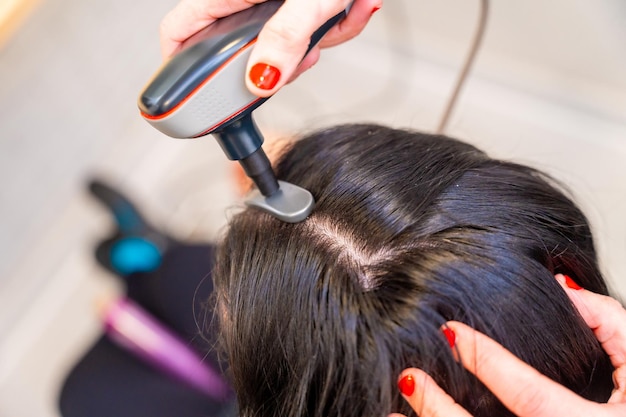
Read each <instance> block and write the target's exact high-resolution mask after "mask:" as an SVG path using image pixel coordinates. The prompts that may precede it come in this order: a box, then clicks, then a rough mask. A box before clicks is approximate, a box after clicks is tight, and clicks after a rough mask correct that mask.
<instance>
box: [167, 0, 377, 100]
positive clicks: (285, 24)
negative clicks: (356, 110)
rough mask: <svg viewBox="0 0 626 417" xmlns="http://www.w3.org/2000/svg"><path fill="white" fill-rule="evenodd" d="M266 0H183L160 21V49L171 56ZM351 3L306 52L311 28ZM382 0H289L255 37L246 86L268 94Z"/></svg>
mask: <svg viewBox="0 0 626 417" xmlns="http://www.w3.org/2000/svg"><path fill="white" fill-rule="evenodd" d="M263 1H265V0H256V1H250V0H182V1H181V2H180V3H179V4H178V5H177V6H176V7H175V8H174V9H173V10H172V11H171V12H169V13H168V14H167V15H166V16H165V18H164V19H163V21H162V22H161V29H160V37H161V52H162V55H163V57H164V58H167V57H169V56H171V55H173V54H174V53H175V52H176V51H178V49H179V48H180V46H181V45H182V43H183V42H184V41H185V40H187V39H188V38H190V37H191V36H193V35H194V34H195V33H197V32H198V31H200V30H202V29H203V28H205V27H206V26H208V25H210V24H211V23H213V22H214V21H216V20H217V19H219V18H222V17H225V16H229V15H231V14H233V13H236V12H238V11H241V10H244V9H247V8H248V7H252V6H254V5H255V4H257V3H262V2H263ZM351 3H352V6H351V8H350V11H349V13H348V15H347V16H346V17H345V18H344V19H343V20H341V21H340V22H339V23H338V24H337V25H335V26H334V27H333V28H332V29H330V31H329V32H328V33H326V35H325V36H324V37H323V38H322V40H321V41H320V43H319V44H318V45H317V46H315V47H314V48H313V49H312V50H311V51H310V52H309V53H308V54H307V55H306V57H305V53H306V50H307V48H308V46H309V41H310V39H311V36H312V35H313V32H315V31H316V30H317V29H318V28H319V27H320V26H322V25H323V24H324V23H325V22H327V21H328V20H329V19H331V18H332V17H333V16H335V15H337V14H339V13H340V12H342V11H343V10H345V9H346V8H347V7H348V6H349V5H350V4H351ZM381 7H382V0H355V1H353V2H351V1H350V0H289V1H285V2H284V4H283V5H282V6H281V7H280V8H279V9H278V11H277V12H276V14H275V15H274V16H272V18H271V19H270V20H269V21H268V22H267V24H266V25H265V27H264V28H263V30H262V31H261V33H260V34H259V36H258V40H257V43H256V45H255V47H254V49H253V51H252V53H251V56H250V59H249V61H248V66H247V74H248V76H247V77H246V80H245V82H246V85H247V87H248V89H249V90H250V92H252V94H255V95H257V96H259V97H268V96H270V95H272V94H274V93H275V92H276V91H277V90H278V89H280V88H281V87H282V86H283V85H285V84H286V83H288V82H289V81H292V80H293V79H295V78H296V77H297V76H298V75H300V74H301V73H302V72H304V71H306V70H307V69H309V68H310V67H312V66H313V65H314V64H315V63H316V62H317V60H318V59H319V55H320V48H324V47H329V46H334V45H337V44H340V43H343V42H345V41H347V40H349V39H352V38H353V37H355V36H356V35H358V34H359V33H360V32H361V31H362V30H363V28H364V27H365V26H366V25H367V23H368V22H369V20H370V18H371V16H372V15H373V14H374V13H375V12H376V11H378V10H379V9H380V8H381Z"/></svg>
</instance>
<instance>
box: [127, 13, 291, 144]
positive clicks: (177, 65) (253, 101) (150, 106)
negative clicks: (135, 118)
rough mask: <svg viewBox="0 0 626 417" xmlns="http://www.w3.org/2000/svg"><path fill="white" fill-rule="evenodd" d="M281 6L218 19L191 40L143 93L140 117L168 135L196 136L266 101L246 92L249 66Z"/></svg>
mask: <svg viewBox="0 0 626 417" xmlns="http://www.w3.org/2000/svg"><path fill="white" fill-rule="evenodd" d="M282 3H283V2H282V1H267V2H264V3H261V4H259V5H257V6H254V7H251V8H249V9H246V10H243V11H241V12H238V13H235V14H233V15H230V16H227V17H225V18H222V19H219V20H217V21H216V22H214V23H213V24H211V25H209V26H208V27H206V28H205V29H203V30H202V31H200V32H198V33H197V34H196V35H194V36H193V37H191V38H190V39H189V40H187V41H186V42H185V43H184V44H183V47H182V50H181V51H180V52H179V53H177V54H176V55H174V56H173V57H172V58H171V59H170V60H169V61H167V62H166V63H165V64H164V65H163V66H162V67H161V68H160V69H159V70H158V71H157V72H156V74H155V75H154V76H153V78H152V80H151V81H150V82H149V83H148V85H147V86H146V87H145V88H144V90H143V91H142V93H141V95H140V97H139V103H138V104H139V109H140V110H141V115H142V116H143V117H144V118H145V119H146V120H147V121H148V122H149V123H150V124H152V126H154V127H155V128H156V129H158V130H160V131H161V132H163V133H165V134H166V135H168V136H172V137H175V138H196V137H200V136H204V135H207V134H209V133H212V132H214V131H215V130H217V129H219V128H220V127H221V126H223V125H224V124H226V123H228V122H230V121H233V120H235V119H237V118H238V117H241V116H243V115H244V114H249V113H250V112H251V111H252V110H254V109H255V108H257V107H258V106H260V105H261V104H262V103H263V102H264V101H265V100H267V99H262V98H259V97H257V96H255V95H253V94H252V93H250V92H249V91H248V89H247V88H246V86H245V83H244V81H243V80H244V77H245V70H246V64H247V61H248V57H249V55H250V52H251V51H252V46H253V45H254V43H255V41H256V38H257V36H258V34H259V32H260V31H261V29H262V28H263V25H264V24H265V23H266V22H267V21H268V20H269V18H270V17H271V16H272V15H273V14H274V13H275V12H276V10H278V8H279V7H280V6H281V4H282Z"/></svg>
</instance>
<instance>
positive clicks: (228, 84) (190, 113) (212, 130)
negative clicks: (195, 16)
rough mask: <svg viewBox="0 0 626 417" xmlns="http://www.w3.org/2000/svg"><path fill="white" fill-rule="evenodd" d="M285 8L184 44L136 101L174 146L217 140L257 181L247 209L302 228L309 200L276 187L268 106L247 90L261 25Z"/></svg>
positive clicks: (260, 11) (255, 11)
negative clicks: (268, 147) (255, 115)
mask: <svg viewBox="0 0 626 417" xmlns="http://www.w3.org/2000/svg"><path fill="white" fill-rule="evenodd" d="M282 4H283V1H276V0H269V1H266V2H264V3H260V4H258V5H255V6H253V7H251V8H249V9H246V10H244V11H241V12H238V13H235V14H233V15H230V16H228V17H225V18H222V19H219V20H217V21H216V22H214V23H213V24H211V25H209V26H208V27H206V28H205V29H203V30H202V31H200V32H199V33H197V34H196V35H194V36H193V37H192V38H190V39H189V40H187V41H186V42H185V43H184V45H183V47H182V50H181V52H179V53H177V54H176V55H175V56H174V57H173V58H172V59H170V60H169V61H168V62H166V63H165V64H164V65H163V66H162V67H161V68H160V69H159V70H158V71H157V73H156V74H155V75H154V76H153V78H152V80H151V81H150V82H149V83H148V85H147V86H146V87H145V89H144V91H143V92H142V93H141V96H140V97H139V108H140V110H141V115H142V116H143V117H144V119H146V120H147V121H148V122H149V123H150V124H151V125H152V126H154V127H155V128H156V129H158V130H160V131H161V132H163V133H165V134H166V135H168V136H171V137H174V138H198V137H201V136H205V135H208V134H213V136H214V137H215V139H216V140H217V141H218V143H219V144H220V146H221V147H222V150H223V151H224V153H225V154H226V156H227V157H228V158H229V159H230V160H237V161H239V163H240V164H241V166H242V167H243V169H244V171H245V173H246V175H247V176H248V177H250V178H251V179H252V181H254V184H255V185H256V187H257V190H254V191H253V192H252V193H251V195H250V196H249V198H248V199H247V201H246V204H247V205H249V206H253V207H257V208H259V209H261V210H264V211H266V212H268V213H270V214H272V215H273V216H275V217H277V218H278V219H280V220H283V221H285V222H290V223H296V222H300V221H302V220H304V219H306V217H307V216H308V215H309V214H310V213H311V211H312V210H313V207H314V205H315V201H314V199H313V196H312V195H311V193H310V192H309V191H307V190H305V189H303V188H301V187H298V186H296V185H294V184H290V183H287V182H284V181H277V179H276V177H275V175H274V172H273V170H272V166H271V164H270V162H269V160H268V158H267V155H266V154H265V152H264V151H263V148H262V146H261V145H262V144H263V136H262V135H261V133H260V132H259V130H258V128H257V126H256V124H255V123H254V120H253V119H252V111H253V110H255V109H256V108H257V107H259V106H260V105H261V104H263V103H264V102H265V101H266V100H267V98H260V97H257V96H255V95H253V94H251V93H250V92H249V91H248V89H247V88H246V86H245V83H244V77H245V72H246V63H247V61H248V57H249V56H250V52H251V51H252V48H253V46H254V44H255V42H256V39H257V36H258V34H259V32H260V31H261V29H262V28H263V25H264V24H265V23H266V22H267V21H268V20H269V18H270V17H271V16H272V15H273V14H274V13H275V12H276V11H277V10H278V8H279V7H280V6H281V5H282ZM346 13H347V10H345V11H343V12H341V13H339V14H338V15H336V16H334V17H333V18H332V19H330V20H329V21H328V22H326V23H325V24H324V25H323V26H322V27H320V28H319V29H318V30H317V31H316V32H315V33H314V34H313V36H312V37H311V42H310V44H309V48H308V50H307V53H308V51H310V50H311V48H313V46H315V44H316V43H317V42H319V40H320V39H321V38H322V36H324V34H325V33H326V32H327V31H328V30H329V29H330V28H332V27H333V26H334V25H335V24H336V23H337V22H339V21H340V20H341V19H342V18H343V17H345V15H346Z"/></svg>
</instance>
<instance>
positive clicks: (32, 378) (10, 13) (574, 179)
mask: <svg viewBox="0 0 626 417" xmlns="http://www.w3.org/2000/svg"><path fill="white" fill-rule="evenodd" d="M174 4H175V0H134V1H128V0H107V1H90V2H85V1H81V0H55V1H46V0H39V1H37V0H2V2H0V25H1V26H0V178H2V186H1V191H0V416H12V417H15V416H21V417H30V416H37V417H56V416H59V412H58V407H57V396H58V390H59V388H60V384H61V382H62V381H63V378H64V377H65V375H66V374H67V372H68V371H69V369H70V368H71V367H72V366H73V364H74V363H75V362H76V361H77V360H78V358H79V357H80V356H81V355H82V354H83V353H84V351H85V350H86V349H87V347H88V346H89V345H90V344H91V343H92V342H93V341H94V340H95V339H96V338H97V337H98V335H99V334H100V333H101V327H100V324H99V322H98V318H97V316H96V314H95V309H94V307H93V305H94V300H95V299H96V298H97V297H98V296H99V295H101V294H107V293H117V292H119V291H121V288H120V285H119V283H118V281H117V280H116V279H114V278H113V277H112V276H110V275H109V274H108V273H107V272H106V271H104V270H102V269H101V268H100V267H99V266H98V265H97V264H96V262H95V259H94V256H93V248H94V245H95V243H96V242H97V241H98V240H99V239H101V238H102V237H104V236H106V235H107V234H108V233H109V232H110V230H111V228H112V220H111V218H110V216H109V215H108V213H107V212H105V211H104V210H103V209H102V207H101V206H100V205H99V204H97V203H96V202H94V201H93V199H92V198H91V197H89V195H88V194H87V193H86V189H85V184H86V182H87V181H88V180H89V179H90V178H92V177H94V176H98V177H100V178H104V179H106V180H107V181H109V182H110V183H111V184H113V185H115V186H116V187H118V188H119V189H121V190H123V191H124V192H126V193H127V194H128V195H130V196H131V197H132V198H133V200H134V201H135V202H137V204H138V205H139V206H140V208H141V209H142V210H143V211H144V213H146V215H147V217H148V218H149V219H150V220H151V221H152V222H153V223H154V224H156V225H159V226H160V227H162V228H163V229H164V230H167V231H168V232H169V233H171V234H172V235H174V236H176V237H178V238H179V239H184V240H190V241H210V240H213V239H215V238H216V237H217V236H219V233H220V231H221V230H222V228H223V226H224V224H225V222H226V220H227V216H228V213H229V212H232V209H233V207H237V206H238V204H239V201H238V198H237V193H236V191H235V189H234V182H233V178H232V167H231V165H230V163H229V162H228V161H226V158H225V157H224V156H223V154H222V152H221V150H220V149H219V147H218V146H217V144H216V143H214V141H213V140H212V139H211V138H210V137H207V138H203V139H198V140H195V141H183V140H174V139H171V138H168V137H165V136H164V135H162V134H161V133H159V132H158V131H156V130H155V129H153V128H152V127H150V126H149V125H148V124H147V123H145V122H144V121H143V120H142V119H141V118H140V117H139V113H138V110H137V107H136V99H137V96H138V93H139V92H140V90H141V89H142V87H143V86H144V84H145V83H146V82H147V81H148V79H149V78H150V76H151V75H152V73H154V72H155V71H156V69H157V68H158V67H159V65H160V63H161V58H160V54H159V45H158V25H159V22H160V20H161V18H162V17H163V16H164V15H165V14H166V12H167V11H168V10H170V9H171V8H172V7H173V6H174ZM478 10H479V9H478V1H467V0H438V1H426V0H389V1H387V2H385V4H384V7H383V8H382V10H381V11H379V12H378V13H377V14H376V15H375V16H374V17H373V20H372V22H371V24H370V25H369V26H368V27H367V29H366V30H365V32H364V33H363V34H362V35H361V36H360V37H358V38H357V39H355V40H353V41H351V42H349V43H347V44H345V45H342V46H340V47H337V48H334V49H332V50H326V51H324V52H323V55H322V59H321V60H320V62H319V63H318V64H317V66H316V67H315V68H314V69H313V70H311V71H309V72H308V73H307V74H305V75H304V76H302V77H301V78H300V79H299V80H298V81H297V82H296V83H294V84H293V85H290V86H288V87H287V88H285V89H283V90H282V91H281V92H280V93H278V94H277V95H276V96H275V97H274V98H272V100H271V101H270V102H268V103H267V104H266V105H264V106H263V107H262V108H261V109H259V110H258V111H256V119H257V122H258V124H259V125H260V127H261V129H262V130H263V131H264V132H266V135H267V136H272V137H274V136H281V137H285V136H291V135H297V134H299V133H302V132H306V131H308V130H311V129H314V128H318V127H322V126H326V125H330V124H334V123H338V122H348V121H373V122H380V123H386V124H390V125H392V126H396V127H411V128H415V129H419V130H423V131H434V129H435V128H436V126H437V124H438V121H439V118H440V117H441V113H442V111H443V106H444V104H445V101H446V99H447V97H448V96H449V94H450V93H451V89H452V85H453V82H454V80H455V77H456V75H457V71H458V70H459V67H460V65H461V63H462V61H463V59H464V57H465V55H466V52H467V49H468V47H469V45H468V44H469V41H470V39H471V37H472V35H473V31H474V27H475V24H476V20H477V16H478ZM625 19H626V3H625V2H623V1H622V0H594V1H591V0H552V1H550V2H545V1H542V0H526V1H524V2H509V1H504V0H494V1H492V3H491V10H490V17H489V23H488V28H487V32H486V37H485V40H484V43H483V47H482V49H481V51H480V52H479V55H478V60H477V62H476V65H475V67H474V70H473V72H472V73H471V75H470V78H469V80H468V82H467V85H466V87H465V89H464V90H463V92H462V94H461V96H460V101H459V103H458V106H457V108H456V111H455V112H454V114H453V117H452V120H451V123H450V125H449V128H448V131H447V133H448V134H449V135H452V136H455V137H459V138H461V139H464V140H466V141H468V142H470V143H473V144H476V145H478V146H479V147H481V148H483V149H485V150H486V151H488V152H489V153H491V154H492V155H494V156H498V157H502V158H506V159H512V160H515V161H518V162H522V163H526V164H529V165H532V166H535V167H538V168H540V169H543V170H545V171H547V172H549V173H551V174H552V175H554V176H555V177H557V178H558V179H560V180H562V181H564V182H565V183H566V184H567V185H568V186H569V187H571V190H572V192H573V194H574V196H575V198H576V200H577V201H578V202H579V203H580V205H581V206H582V207H583V209H584V210H585V212H586V213H587V214H588V216H589V218H590V220H591V222H592V225H593V228H594V232H595V234H596V238H597V245H598V249H599V253H600V259H601V263H602V268H603V271H604V272H605V273H606V275H607V277H608V279H609V280H610V282H611V285H612V289H613V290H614V291H615V293H616V294H620V295H621V296H622V297H623V296H625V295H626V275H625V273H624V271H625V270H626V218H625V217H624V213H626V76H625V75H624V74H626V53H625V51H626V49H625V48H624V45H626V26H625V25H624V24H623V22H624V21H625Z"/></svg>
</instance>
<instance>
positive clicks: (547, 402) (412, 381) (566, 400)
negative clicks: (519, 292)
mask: <svg viewBox="0 0 626 417" xmlns="http://www.w3.org/2000/svg"><path fill="white" fill-rule="evenodd" d="M556 279H557V280H558V281H559V283H560V284H561V286H562V287H563V289H564V290H565V292H566V293H567V295H568V296H569V297H570V299H571V300H572V302H573V303H574V305H575V306H576V307H577V308H578V310H579V311H580V314H581V316H582V317H583V318H584V320H585V322H586V323H587V325H589V327H590V328H591V329H592V330H593V331H594V333H595V335H596V337H597V338H598V340H599V341H600V343H602V347H603V348H604V350H605V351H606V352H607V354H608V355H609V357H610V358H611V362H612V364H613V366H614V368H615V372H614V374H613V380H614V383H615V389H614V391H613V394H612V395H611V398H610V399H609V401H608V403H606V404H598V403H594V402H592V401H588V400H586V399H584V398H582V397H580V396H578V395H577V394H575V393H573V392H572V391H570V390H569V389H567V388H565V387H563V386H561V385H559V384H557V383H556V382H554V381H552V380H551V379H549V378H547V377H546V376H544V375H542V374H540V373H539V372H538V371H537V370H535V369H534V368H532V367H531V366H529V365H527V364H526V363H524V362H523V361H521V360H520V359H518V358H517V357H516V356H514V355H513V354H512V353H510V352H509V351H507V350H506V349H505V348H504V347H502V346H501V345H500V344H498V343H496V342H495V341H493V340H492V339H490V338H489V337H487V336H485V335H484V334H482V333H479V332H477V331H475V330H473V329H472V328H470V327H468V326H466V325H464V324H462V323H458V322H449V323H447V327H448V328H449V329H450V330H451V331H452V332H454V333H453V334H452V333H449V334H448V339H449V340H453V342H454V344H455V345H456V349H458V352H459V355H460V357H462V358H466V360H465V361H463V366H464V367H465V368H466V369H467V370H468V371H470V372H471V373H473V374H474V375H476V376H477V377H478V379H480V380H481V381H482V382H483V383H484V384H485V386H486V387H487V388H489V389H490V390H491V391H492V392H493V393H494V394H495V395H496V397H498V398H499V399H500V401H502V403H503V404H504V405H505V406H506V407H507V408H508V409H509V410H511V411H512V412H513V413H514V414H515V415H516V416H519V417H589V416H594V417H598V416H604V417H624V416H626V310H624V308H623V307H622V305H621V304H620V303H619V302H618V301H616V300H615V299H613V298H610V297H606V296H603V295H598V294H594V293H592V292H589V291H586V290H584V289H581V288H580V287H578V285H576V283H575V282H573V281H572V280H571V279H569V278H567V277H564V276H563V275H557V276H556ZM453 335H454V339H452V337H453ZM502 381H507V383H506V384H503V383H502ZM399 386H400V387H401V388H402V391H403V395H404V398H405V399H406V400H407V401H408V402H409V404H410V405H411V407H412V408H413V410H415V412H416V413H417V414H418V415H419V416H420V417H435V416H446V417H471V415H470V413H468V412H467V411H466V410H464V409H463V408H462V407H461V406H460V405H459V404H457V403H455V401H454V400H453V399H452V397H450V396H449V395H448V394H447V393H446V392H445V391H443V390H442V389H441V388H440V387H439V386H438V385H437V384H436V383H435V381H434V380H433V379H432V378H431V377H430V376H428V375H427V374H426V373H425V372H423V371H421V370H419V369H415V368H410V369H405V370H404V371H403V372H402V374H401V375H400V379H399ZM391 416H394V417H400V416H402V415H401V414H392V415H391ZM391 416H390V417H391Z"/></svg>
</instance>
